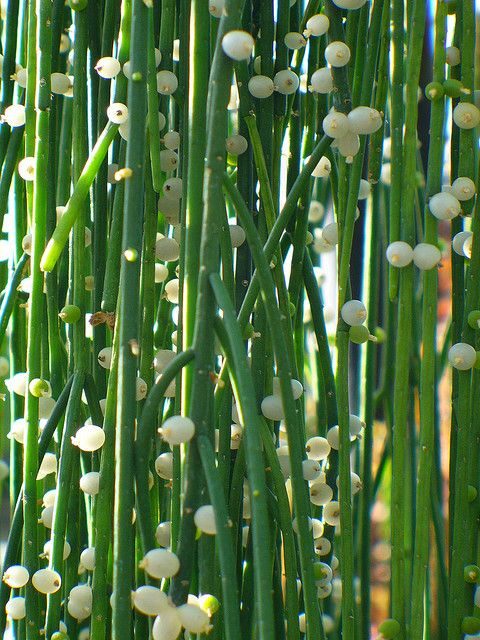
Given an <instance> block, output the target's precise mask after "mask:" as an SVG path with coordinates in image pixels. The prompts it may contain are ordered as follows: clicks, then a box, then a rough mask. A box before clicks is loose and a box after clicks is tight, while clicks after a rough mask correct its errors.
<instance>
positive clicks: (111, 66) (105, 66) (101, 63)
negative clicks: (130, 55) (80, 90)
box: [95, 56, 122, 80]
mask: <svg viewBox="0 0 480 640" xmlns="http://www.w3.org/2000/svg"><path fill="white" fill-rule="evenodd" d="M121 68H122V67H121V64H120V62H119V61H118V60H117V59H116V58H112V57H111V56H105V57H104V58H100V60H98V62H97V64H96V65H95V71H96V72H97V73H98V75H99V76H100V77H101V78H105V79H106V80H111V79H112V78H115V76H118V74H119V73H120V69H121Z"/></svg>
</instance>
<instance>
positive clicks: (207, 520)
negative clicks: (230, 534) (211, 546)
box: [193, 504, 217, 536]
mask: <svg viewBox="0 0 480 640" xmlns="http://www.w3.org/2000/svg"><path fill="white" fill-rule="evenodd" d="M193 520H194V522H195V525H196V526H197V528H198V529H200V531H202V532H203V533H206V534H208V535H210V536H214V535H215V534H216V533H217V524H216V522H215V510H214V508H213V505H211V504H204V505H202V506H201V507H199V508H198V509H197V510H196V511H195V514H194V516H193Z"/></svg>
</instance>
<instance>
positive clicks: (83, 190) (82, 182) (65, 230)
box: [40, 116, 143, 271]
mask: <svg viewBox="0 0 480 640" xmlns="http://www.w3.org/2000/svg"><path fill="white" fill-rule="evenodd" d="M130 118H131V116H130ZM117 131H118V125H117V124H111V123H108V124H107V126H106V127H105V129H104V130H103V132H102V134H101V135H100V137H99V138H98V140H97V142H96V144H95V146H94V147H93V149H92V152H91V154H90V157H89V158H88V160H87V162H86V163H85V167H84V169H83V171H82V174H81V176H80V178H79V179H78V182H77V184H76V185H75V188H74V190H73V193H72V195H71V196H70V199H69V200H68V202H67V204H66V209H65V212H64V214H63V215H62V217H61V218H60V221H59V222H58V224H57V226H56V227H55V231H54V232H53V235H52V237H51V238H50V240H49V241H48V244H47V247H46V249H45V252H44V253H43V255H42V260H41V265H40V266H41V269H42V271H52V269H53V267H54V266H55V265H56V263H57V261H58V259H59V257H60V254H61V253H62V250H63V248H64V246H65V244H66V243H67V240H68V236H69V233H70V231H71V229H72V227H73V223H74V222H75V219H76V218H77V216H78V215H79V213H80V210H81V207H82V206H83V204H84V202H85V200H86V198H87V196H88V193H89V190H90V187H91V186H92V183H93V181H94V179H95V176H96V174H97V172H98V170H99V168H100V165H101V163H102V162H103V159H104V158H105V156H106V154H107V151H108V148H109V146H110V144H111V143H112V141H113V139H114V137H115V135H116V133H117ZM142 137H143V136H142Z"/></svg>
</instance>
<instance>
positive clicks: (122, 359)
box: [67, 0, 148, 636]
mask: <svg viewBox="0 0 480 640" xmlns="http://www.w3.org/2000/svg"><path fill="white" fill-rule="evenodd" d="M147 38H148V9H147V6H146V5H145V3H144V2H143V1H142V0H134V2H133V5H132V30H131V60H130V62H131V79H130V82H129V85H128V105H129V116H130V117H129V140H128V143H127V155H126V165H127V168H128V169H130V170H131V175H130V176H129V177H128V178H127V182H126V185H125V202H124V220H123V241H122V261H121V267H120V283H121V284H120V286H121V289H122V290H123V294H122V295H121V296H120V301H119V302H120V304H119V314H118V318H117V322H118V323H119V355H118V389H117V393H118V405H117V433H116V439H115V494H114V505H115V515H114V524H113V530H114V545H113V591H114V602H113V615H112V634H113V635H114V636H120V635H121V634H123V633H125V632H126V630H127V629H130V626H131V623H132V612H131V607H130V602H131V590H132V586H133V578H134V576H133V567H132V563H131V561H130V558H131V556H132V552H133V540H134V535H133V526H132V510H133V504H134V499H133V447H134V426H135V417H136V405H135V399H136V398H135V394H136V391H135V389H136V377H137V355H138V339H139V318H140V308H139V306H140V305H139V288H140V257H141V253H142V232H143V228H142V227H143V224H142V222H143V221H142V218H143V216H142V215H141V216H140V218H139V215H138V212H139V210H140V211H141V212H142V213H143V188H144V171H145V131H144V122H145V119H146V114H147V53H146V51H145V42H146V41H147ZM77 187H78V183H77ZM139 204H140V207H139ZM67 211H68V209H67Z"/></svg>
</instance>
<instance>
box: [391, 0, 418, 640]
mask: <svg viewBox="0 0 480 640" xmlns="http://www.w3.org/2000/svg"><path fill="white" fill-rule="evenodd" d="M425 12H426V7H425V3H424V2H423V0H415V3H414V5H413V14H412V22H411V30H410V40H409V53H408V60H407V84H406V86H407V96H406V108H405V138H404V148H403V153H404V155H403V176H402V207H401V226H402V239H403V240H405V241H406V242H408V243H409V244H410V245H411V246H413V245H414V242H415V219H414V199H415V179H416V144H417V120H418V101H417V87H418V80H419V74H420V61H421V51H422V42H423V33H424V27H425ZM413 276H414V273H413V266H412V265H410V266H408V267H405V268H404V269H402V270H401V274H400V289H399V299H398V331H397V342H396V352H395V383H394V399H393V407H394V416H393V424H394V427H393V447H392V451H393V462H392V498H391V501H392V516H391V519H392V614H393V617H394V618H395V619H396V620H398V622H399V623H400V625H401V631H400V635H399V640H405V638H406V637H407V636H406V631H407V630H406V619H405V612H406V602H405V584H406V576H405V562H404V561H405V529H404V521H405V507H406V493H405V483H404V474H405V465H406V445H407V424H408V412H409V400H410V378H409V374H410V354H411V347H412V313H413V308H412V304H413ZM407 580H408V578H407Z"/></svg>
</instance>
